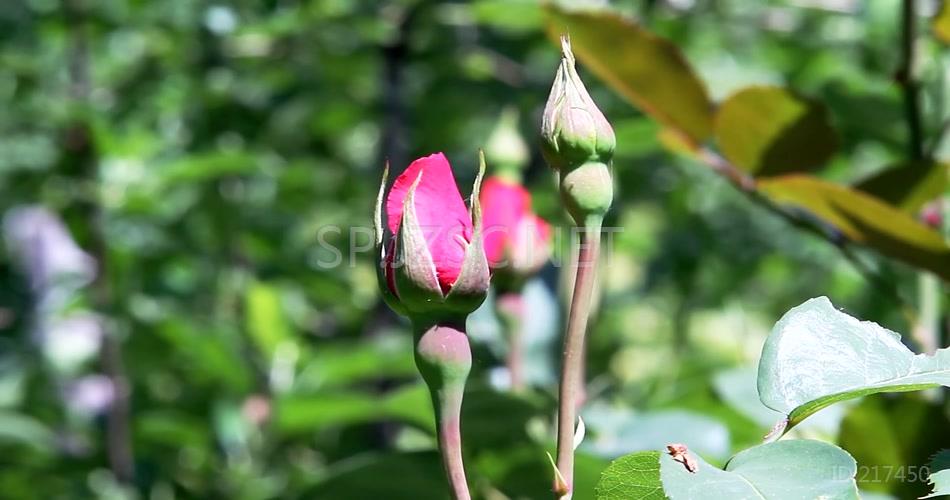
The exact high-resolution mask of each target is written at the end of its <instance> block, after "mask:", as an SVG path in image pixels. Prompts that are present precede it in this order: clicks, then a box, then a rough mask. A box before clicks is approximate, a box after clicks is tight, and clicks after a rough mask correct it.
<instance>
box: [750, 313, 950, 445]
mask: <svg viewBox="0 0 950 500" xmlns="http://www.w3.org/2000/svg"><path fill="white" fill-rule="evenodd" d="M938 385H945V386H950V349H941V350H940V351H937V353H935V354H934V355H933V356H928V355H924V354H916V355H915V354H914V353H913V352H911V351H910V349H908V348H907V347H905V346H904V344H902V343H901V340H900V335H898V334H896V333H894V332H892V331H890V330H887V329H885V328H883V327H881V326H880V325H878V324H876V323H872V322H870V321H859V320H857V319H855V318H853V317H851V316H849V315H847V314H845V313H843V312H840V311H838V310H837V309H835V307H834V306H833V305H832V304H831V301H829V300H828V299H827V298H826V297H819V298H816V299H811V300H808V301H807V302H805V303H804V304H802V305H800V306H798V307H795V308H793V309H792V310H790V311H789V312H787V313H786V314H785V316H783V317H782V319H781V320H779V322H778V323H776V324H775V328H773V329H772V333H771V334H770V335H769V337H768V339H767V340H766V341H765V347H764V348H763V349H762V358H761V360H760V361H759V380H758V387H759V398H761V399H762V402H763V403H764V404H765V405H766V406H768V407H769V408H772V409H773V410H776V411H779V412H781V413H782V414H784V415H785V416H786V418H787V421H788V425H787V427H786V429H785V430H788V429H790V428H792V427H793V426H795V425H796V424H798V423H799V422H801V421H802V420H804V419H805V418H807V417H808V416H809V415H812V414H813V413H815V412H816V411H818V410H820V409H822V408H824V407H826V406H828V405H831V404H833V403H835V402H838V401H844V400H847V399H853V398H857V397H860V396H865V395H868V394H874V393H878V392H902V391H913V390H920V389H925V388H929V387H935V386H938Z"/></svg>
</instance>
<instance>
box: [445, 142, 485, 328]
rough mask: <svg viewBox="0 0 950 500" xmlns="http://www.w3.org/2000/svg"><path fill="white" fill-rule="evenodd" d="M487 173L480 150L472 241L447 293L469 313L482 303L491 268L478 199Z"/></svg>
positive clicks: (450, 304) (457, 306)
mask: <svg viewBox="0 0 950 500" xmlns="http://www.w3.org/2000/svg"><path fill="white" fill-rule="evenodd" d="M484 175H485V154H484V153H483V152H481V151H479V165H478V176H477V177H476V178H475V185H474V187H472V196H471V208H470V214H471V217H472V225H473V226H474V230H473V232H472V241H471V243H469V245H468V248H467V249H466V250H465V259H464V260H463V261H462V269H461V271H460V272H459V276H458V278H456V280H455V283H453V284H452V288H451V289H450V290H449V293H448V295H447V296H446V297H445V303H446V305H447V306H448V307H449V308H451V309H452V310H453V311H457V312H460V313H465V314H468V313H470V312H472V311H474V310H475V309H478V306H480V305H482V302H484V301H485V297H486V296H487V294H488V284H489V280H490V278H491V272H490V271H489V268H488V257H487V256H486V255H485V246H484V244H483V241H482V240H483V238H482V207H481V203H480V202H479V193H480V192H481V186H482V177H484Z"/></svg>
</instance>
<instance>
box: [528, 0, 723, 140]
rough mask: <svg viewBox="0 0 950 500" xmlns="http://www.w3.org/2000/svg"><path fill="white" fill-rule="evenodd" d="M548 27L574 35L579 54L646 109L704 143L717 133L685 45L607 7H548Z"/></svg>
mask: <svg viewBox="0 0 950 500" xmlns="http://www.w3.org/2000/svg"><path fill="white" fill-rule="evenodd" d="M547 14H548V31H549V32H550V33H551V34H552V35H553V36H555V38H556V37H557V36H560V35H561V34H565V33H567V34H570V36H571V46H572V48H573V49H574V54H575V55H576V56H577V58H578V59H580V60H581V62H583V63H584V65H585V66H586V67H588V68H590V70H591V71H592V72H594V74H596V75H597V76H598V77H600V78H601V79H603V80H604V81H605V82H607V84H608V85H610V86H611V87H613V89H614V90H616V91H617V92H619V93H620V94H621V95H623V96H624V97H626V98H627V99H629V100H630V101H631V102H632V103H633V104H634V105H636V106H637V107H639V108H640V109H642V110H643V111H644V112H645V113H647V114H649V115H651V116H653V118H655V119H656V120H657V121H659V122H660V123H662V124H663V125H665V126H667V127H668V128H670V129H673V130H676V131H677V132H678V133H679V134H681V135H682V136H684V138H686V139H688V140H689V142H691V143H694V144H695V143H701V142H703V141H704V140H705V139H706V138H708V137H709V136H710V134H711V133H712V119H713V115H712V113H713V104H712V102H711V101H710V100H709V96H708V95H707V93H706V87H705V86H704V85H703V83H702V82H701V81H700V80H699V79H698V78H697V77H696V74H695V73H694V72H693V69H692V67H690V65H689V63H688V62H687V61H686V59H685V58H684V57H683V55H682V53H681V52H680V50H679V49H678V48H677V47H676V46H675V45H673V44H672V43H671V42H670V41H669V40H666V39H664V38H661V37H658V36H656V35H654V34H653V33H650V32H649V31H647V30H645V29H643V27H641V26H639V25H638V24H636V23H634V22H633V21H631V20H628V19H625V18H623V17H621V16H619V15H617V14H616V13H613V12H610V11H607V10H603V11H596V12H572V11H568V10H564V9H561V8H558V7H554V6H549V7H548V8H547Z"/></svg>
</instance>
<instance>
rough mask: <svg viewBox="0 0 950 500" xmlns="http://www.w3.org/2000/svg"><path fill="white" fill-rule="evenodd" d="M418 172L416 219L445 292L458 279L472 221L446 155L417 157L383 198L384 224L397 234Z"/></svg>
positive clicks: (470, 234)
mask: <svg viewBox="0 0 950 500" xmlns="http://www.w3.org/2000/svg"><path fill="white" fill-rule="evenodd" d="M420 173H421V174H422V179H421V180H420V181H419V185H418V186H417V187H416V192H415V208H416V217H417V218H418V220H419V226H420V227H421V228H422V231H423V234H424V235H425V238H426V243H427V244H428V248H429V252H430V253H431V255H432V261H433V262H434V263H435V270H436V275H437V276H438V279H439V284H440V285H441V287H442V291H443V292H448V290H449V289H450V288H451V287H452V284H453V283H455V280H456V279H457V278H458V275H459V272H460V270H461V268H462V262H463V261H464V260H465V250H466V248H468V243H469V242H470V241H471V240H472V219H471V217H470V216H469V213H468V208H466V207H465V201H464V200H462V195H461V193H459V190H458V186H457V185H456V183H455V176H454V175H453V174H452V167H451V166H450V165H449V161H448V160H447V159H446V158H445V155H443V154H442V153H435V154H433V155H429V156H426V157H423V158H419V159H418V160H416V161H414V162H412V164H410V165H409V167H408V168H406V170H405V171H404V172H403V173H402V174H401V175H400V176H399V177H397V178H396V181H395V182H394V183H393V187H392V190H390V192H389V196H388V197H387V198H386V216H387V221H386V224H387V227H388V228H389V230H390V231H391V232H392V234H397V233H398V232H399V225H400V222H401V221H402V206H403V200H405V198H406V194H407V193H408V191H409V188H410V187H412V184H413V183H414V182H415V181H416V178H418V177H419V174H420Z"/></svg>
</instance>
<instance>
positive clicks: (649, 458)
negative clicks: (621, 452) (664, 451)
mask: <svg viewBox="0 0 950 500" xmlns="http://www.w3.org/2000/svg"><path fill="white" fill-rule="evenodd" d="M595 492H596V495H597V500H632V499H636V500H664V499H665V498H666V495H664V494H663V485H662V484H661V483H660V452H658V451H644V452H640V453H633V454H630V455H627V456H624V457H620V458H618V459H617V460H614V461H613V462H611V463H610V465H609V466H608V467H607V469H606V470H605V471H604V473H603V475H601V477H600V482H599V483H597V488H596V490H595Z"/></svg>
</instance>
